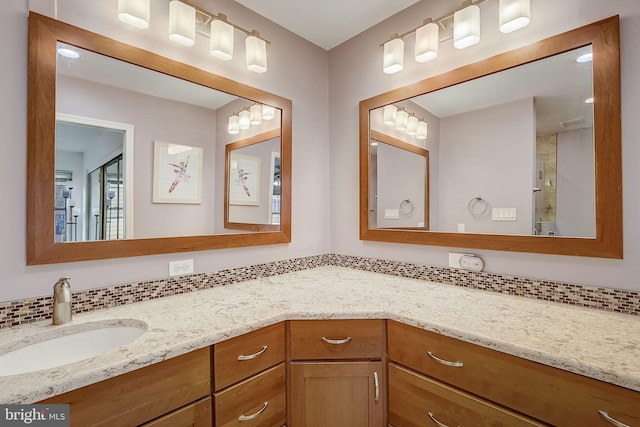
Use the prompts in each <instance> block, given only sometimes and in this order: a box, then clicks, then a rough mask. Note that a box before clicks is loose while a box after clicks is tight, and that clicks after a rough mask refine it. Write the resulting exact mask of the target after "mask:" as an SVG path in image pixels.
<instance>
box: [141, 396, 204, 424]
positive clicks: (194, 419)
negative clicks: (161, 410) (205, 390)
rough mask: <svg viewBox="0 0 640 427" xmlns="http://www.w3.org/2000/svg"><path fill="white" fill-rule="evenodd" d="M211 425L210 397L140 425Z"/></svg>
mask: <svg viewBox="0 0 640 427" xmlns="http://www.w3.org/2000/svg"><path fill="white" fill-rule="evenodd" d="M212 425H213V415H212V414H211V398H210V397H207V398H205V399H202V400H200V401H198V402H195V403H192V404H191V405H187V406H185V407H184V408H180V409H177V410H175V411H173V412H171V413H170V414H167V415H165V416H164V417H160V418H157V419H155V420H153V421H150V422H148V423H146V424H144V425H143V426H142V427H211V426H212Z"/></svg>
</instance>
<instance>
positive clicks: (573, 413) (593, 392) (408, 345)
mask: <svg viewBox="0 0 640 427" xmlns="http://www.w3.org/2000/svg"><path fill="white" fill-rule="evenodd" d="M388 334H389V336H388V342H389V352H388V354H389V359H391V360H393V361H395V362H398V363H400V364H402V365H404V366H408V367H410V368H412V369H415V370H417V371H419V372H421V373H424V374H426V375H428V376H430V377H433V378H437V379H439V380H441V381H443V382H445V383H447V384H451V385H455V386H457V387H460V388H462V389H464V390H467V391H470V392H471V393H474V394H477V395H480V396H482V397H484V398H487V399H489V400H492V401H494V402H497V403H500V404H502V405H505V406H507V407H509V408H512V409H514V410H517V411H518V412H522V413H525V414H527V415H529V416H531V417H533V418H536V419H539V420H542V421H544V422H547V423H550V424H554V425H581V426H593V427H596V426H602V427H611V425H612V424H610V423H609V422H607V421H605V420H604V418H603V417H602V416H601V414H600V413H599V412H598V411H605V412H607V413H608V414H609V415H610V416H611V417H613V418H615V419H616V420H618V421H620V422H623V423H626V424H629V425H640V405H638V402H639V401H640V393H638V392H635V391H633V390H629V389H626V388H622V387H618V386H615V385H612V384H608V383H605V382H602V381H597V380H593V379H591V378H587V377H584V376H581V375H577V374H573V373H570V372H567V371H563V370H561V369H556V368H552V367H550V366H546V365H542V364H540V363H536V362H532V361H529V360H525V359H522V358H519V357H515V356H511V355H507V354H504V353H501V352H499V351H495V350H490V349H487V348H484V347H480V346H477V345H474V344H469V343H466V342H463V341H460V340H457V339H453V338H448V337H445V336H442V335H439V334H435V333H432V332H428V331H424V330H421V329H418V328H415V327H412V326H407V325H403V324H401V323H398V322H393V321H389V323H388ZM427 352H431V354H432V355H433V356H435V357H438V358H440V359H443V360H446V361H450V362H461V363H462V366H460V367H455V366H447V365H445V364H442V363H439V362H438V361H436V360H435V359H433V358H432V357H430V356H429V355H428V353H427Z"/></svg>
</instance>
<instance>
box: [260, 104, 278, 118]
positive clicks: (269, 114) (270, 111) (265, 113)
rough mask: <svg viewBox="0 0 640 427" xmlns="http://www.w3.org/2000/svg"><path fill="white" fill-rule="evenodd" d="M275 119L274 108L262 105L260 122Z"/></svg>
mask: <svg viewBox="0 0 640 427" xmlns="http://www.w3.org/2000/svg"><path fill="white" fill-rule="evenodd" d="M275 117H276V108H275V107H272V106H271V105H262V120H273V119H275Z"/></svg>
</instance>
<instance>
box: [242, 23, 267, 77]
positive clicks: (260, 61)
mask: <svg viewBox="0 0 640 427" xmlns="http://www.w3.org/2000/svg"><path fill="white" fill-rule="evenodd" d="M244 44H245V49H246V56H247V69H248V70H249V71H253V72H254V73H264V72H265V71H267V42H266V41H265V40H264V39H261V38H260V33H258V32H257V31H256V30H253V32H252V33H251V35H250V36H249V37H247V38H246V39H245V40H244Z"/></svg>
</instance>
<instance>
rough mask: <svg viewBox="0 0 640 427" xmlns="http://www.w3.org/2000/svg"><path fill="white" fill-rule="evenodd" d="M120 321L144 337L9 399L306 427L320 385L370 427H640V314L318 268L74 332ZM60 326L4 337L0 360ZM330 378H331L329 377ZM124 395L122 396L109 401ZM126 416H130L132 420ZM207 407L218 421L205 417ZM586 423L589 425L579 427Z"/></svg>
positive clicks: (9, 381)
mask: <svg viewBox="0 0 640 427" xmlns="http://www.w3.org/2000/svg"><path fill="white" fill-rule="evenodd" d="M113 318H118V319H123V318H130V319H137V320H139V321H142V322H145V323H146V324H147V325H148V329H147V331H146V332H145V333H144V334H143V335H142V336H141V337H140V338H138V339H137V340H135V341H133V342H132V343H131V344H129V345H127V346H125V347H122V348H120V349H118V350H115V351H111V352H109V353H106V354H103V355H100V356H97V357H94V358H92V359H88V360H84V361H80V362H76V363H73V364H70V365H65V366H61V367H59V368H52V369H48V370H44V371H39V372H34V373H31V374H20V375H12V376H5V377H0V401H1V402H3V403H28V402H39V401H47V402H54V401H58V402H62V401H66V402H72V400H70V399H71V397H73V398H74V399H77V401H78V402H80V401H83V400H85V399H94V398H96V399H98V400H100V405H107V407H110V408H113V404H109V403H107V401H109V400H111V399H115V401H116V402H117V405H118V408H121V409H118V411H117V412H115V413H114V411H113V410H111V414H112V415H116V416H129V415H132V416H134V417H140V416H142V418H134V421H132V422H131V423H132V424H143V423H144V422H150V421H154V422H158V423H160V422H162V418H158V417H161V416H163V415H165V416H167V414H170V416H176V417H178V416H180V417H184V416H186V417H202V418H203V419H205V420H211V422H213V423H214V425H223V426H224V425H236V423H238V417H241V416H244V417H251V416H254V415H255V418H253V419H254V420H255V421H254V422H255V423H258V421H259V420H260V416H263V417H264V418H265V419H268V420H269V421H268V422H267V423H266V424H246V423H245V424H244V425H280V423H285V422H287V425H292V426H295V425H301V423H296V420H297V419H298V418H296V417H298V416H300V415H299V414H300V412H299V411H303V412H305V411H313V408H310V407H309V406H308V404H307V403H306V402H302V401H300V400H297V399H298V398H299V396H301V394H300V393H303V394H304V393H309V394H312V395H313V396H314V397H317V398H324V399H329V400H327V401H330V397H331V396H329V397H327V396H326V395H324V396H323V394H322V387H310V386H309V385H305V386H302V389H301V388H300V387H301V386H300V384H302V383H304V380H301V378H307V379H309V378H312V380H311V381H309V384H310V383H311V382H313V381H318V382H320V383H322V382H324V383H325V384H326V385H328V386H329V385H330V386H331V387H333V386H334V385H336V384H338V385H339V384H343V385H344V384H345V383H349V384H350V385H348V386H347V387H351V388H353V389H354V390H355V389H358V390H361V391H362V395H363V396H365V397H366V399H364V398H363V399H362V402H365V401H366V402H369V401H371V402H372V405H373V406H372V407H373V410H372V411H373V412H368V413H369V414H373V415H368V421H367V422H368V423H369V424H366V425H372V426H375V425H386V424H385V423H386V422H388V423H390V424H392V425H395V426H397V427H399V426H404V425H407V426H411V425H425V424H426V425H429V424H427V419H426V418H424V417H425V416H426V417H428V413H429V412H431V413H432V414H433V416H434V417H435V418H436V419H437V420H438V421H439V422H442V423H443V424H447V425H457V424H454V423H460V424H461V425H464V424H463V423H464V419H456V418H453V417H452V414H453V413H456V414H457V413H459V412H460V411H461V410H460V409H459V408H460V407H462V408H466V409H464V411H463V412H465V413H471V414H473V413H481V414H485V415H484V416H487V417H490V418H491V419H493V420H496V419H498V420H499V419H502V420H505V419H506V420H510V421H508V422H507V421H503V423H502V425H513V424H512V423H511V420H513V419H514V418H513V417H516V418H517V419H518V420H521V421H522V423H523V424H522V425H594V426H598V425H601V426H603V427H606V426H610V425H612V424H611V423H609V422H607V421H606V420H605V419H604V417H603V415H601V414H600V413H599V412H598V411H603V412H604V413H606V414H607V416H610V417H612V418H615V419H617V420H618V421H620V422H623V423H626V424H627V425H631V426H634V425H638V424H639V422H640V414H639V413H638V409H637V405H634V404H633V402H634V401H635V402H637V401H638V398H639V394H638V393H639V392H640V366H638V364H637V360H639V357H640V353H639V351H640V350H639V349H640V345H638V344H639V343H638V337H640V318H639V317H638V316H631V315H621V314H617V313H610V312H605V311H602V310H592V309H584V308H579V307H572V306H568V305H564V304H557V303H548V302H544V301H538V300H530V299H526V298H521V297H513V296H507V295H500V294H496V293H490V292H484V291H478V290H472V289H465V288H461V287H457V286H451V285H442V284H437V283H432V282H426V281H421V280H415V279H407V278H401V277H394V276H387V275H382V274H378V273H369V272H363V271H357V270H352V269H348V268H342V267H319V268H315V269H311V270H305V271H299V272H294V273H288V274H283V275H279V276H273V277H269V278H263V279H256V280H251V281H247V282H242V283H236V284H232V285H227V286H219V287H215V288H211V289H208V290H204V291H197V292H192V293H189V294H183V295H176V296H172V297H166V298H161V299H157V300H152V301H147V302H143V303H137V304H130V305H124V306H120V307H115V308H110V309H105V310H100V311H95V312H91V313H85V314H78V315H76V316H74V320H73V322H72V324H78V323H83V322H94V321H98V320H100V319H113ZM343 322H346V323H343ZM372 325H373V326H372ZM352 326H354V327H352ZM64 327H65V326H64V325H63V326H52V325H50V323H49V322H47V323H34V324H27V325H22V326H18V327H14V328H6V329H4V330H0V346H1V347H3V348H6V347H7V346H8V345H10V343H11V342H12V341H14V340H17V339H18V338H20V337H24V336H25V335H29V334H37V333H41V332H42V331H44V330H49V329H51V328H64ZM323 337H324V338H326V340H328V341H329V342H325V341H323V340H322V338H323ZM348 338H351V340H348ZM342 342H344V343H342ZM336 343H337V344H336ZM265 346H266V347H267V349H266V350H264V348H265ZM263 350H264V351H263ZM427 352H430V353H432V354H433V356H435V357H436V358H438V359H440V360H442V361H447V362H462V363H463V364H464V367H462V368H457V367H452V366H447V365H446V364H445V365H443V364H442V363H439V362H438V361H437V360H436V359H434V358H432V357H429V356H428V353H427ZM238 356H245V358H248V360H240V361H239V360H238ZM182 364H184V366H180V367H178V365H182ZM326 364H331V365H330V366H331V368H332V369H331V370H329V371H323V365H326ZM334 367H335V368H336V369H335V370H334V369H333V368H334ZM325 372H331V374H330V375H327V374H326V373H325ZM147 373H150V374H149V375H147ZM176 373H179V375H176ZM185 373H187V374H186V375H185ZM337 373H339V375H337ZM376 373H377V375H374V374H376ZM173 376H176V377H178V378H179V379H180V381H189V382H191V383H192V384H193V385H194V387H193V390H192V392H190V393H182V392H177V391H178V390H180V387H186V385H185V384H184V383H180V382H178V383H172V379H171V378H172V377H173ZM340 377H344V378H343V379H342V380H341V379H340ZM376 377H377V380H378V383H377V386H376ZM154 378H155V380H154ZM152 383H153V384H152ZM112 384H115V385H116V390H117V392H116V393H115V394H112V395H111V396H110V397H106V396H109V393H111V392H110V391H108V389H110V388H111V387H110V386H111V385H112ZM123 384H130V385H129V386H124V385H123ZM167 384H174V385H170V386H168V388H169V389H170V390H171V392H169V393H166V394H165V393H164V392H161V393H160V395H158V394H156V392H155V391H149V392H147V391H146V390H158V388H156V387H160V388H159V390H162V387H163V386H164V387H166V386H167ZM146 387H150V388H149V389H147V388H146ZM331 387H329V389H331ZM164 390H167V389H166V388H165V389H164ZM190 390H191V389H190ZM285 390H288V394H287V392H286V391H285ZM325 390H326V389H325ZM128 391H130V392H132V393H140V394H139V396H140V397H136V398H134V397H128V395H125V393H127V392H128ZM65 393H67V395H66V396H65ZM337 395H338V394H337V393H336V396H337ZM159 396H162V399H160V398H159ZM434 396H435V397H434ZM203 399H204V400H203ZM376 399H377V402H376ZM73 401H74V402H75V401H76V400H73ZM124 402H126V403H127V404H131V405H134V408H133V409H131V410H125V409H122V408H123V407H122V406H120V405H123V404H124ZM150 402H151V403H150ZM266 402H269V403H268V404H266V405H265V403H266ZM307 402H308V400H307ZM630 402H631V403H630ZM423 403H424V405H429V407H425V406H424V405H423ZM136 405H140V406H138V407H139V408H141V409H140V410H138V409H136V408H135V407H136ZM146 405H150V406H146ZM185 405H186V406H185ZM209 405H210V406H211V411H212V413H213V416H208V415H206V414H207V411H209ZM362 405H364V403H362ZM367 405H369V403H367ZM376 405H377V406H376ZM431 405H433V406H431ZM418 407H420V408H421V409H420V410H421V412H420V415H417V414H418V412H416V411H417V409H416V408H418ZM431 407H433V408H434V409H430V408H431ZM72 408H73V406H72ZM148 408H152V409H148ZM285 408H286V409H285ZM176 410H177V411H178V412H175V411H176ZM285 410H286V413H285V412H283V411H285ZM75 411H76V410H75V409H72V414H75V413H76V412H75ZM367 411H368V409H367ZM376 411H378V412H377V413H376ZM474 411H475V412H474ZM496 413H499V414H500V415H499V416H497V417H498V418H495V417H494V415H493V414H496ZM178 414H180V415H178ZM203 414H205V415H204V416H203ZM256 414H257V415H256ZM377 414H381V418H376V417H379V415H377ZM387 414H388V415H387ZM487 414H488V415H487ZM578 415H579V416H584V417H586V418H584V420H585V421H584V422H582V421H581V422H580V423H578V424H575V422H574V420H578V419H580V418H576V417H578ZM74 416H76V415H74ZM77 416H78V417H79V415H77ZM387 416H388V419H387ZM420 417H422V418H420ZM504 417H507V418H504ZM302 419H305V418H304V416H303V418H302ZM449 423H451V424H449ZM585 423H586V424H585ZM158 425H162V424H158ZM196 425H208V424H206V422H205V424H196ZM306 425H312V424H311V423H309V421H308V418H307V419H306Z"/></svg>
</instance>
